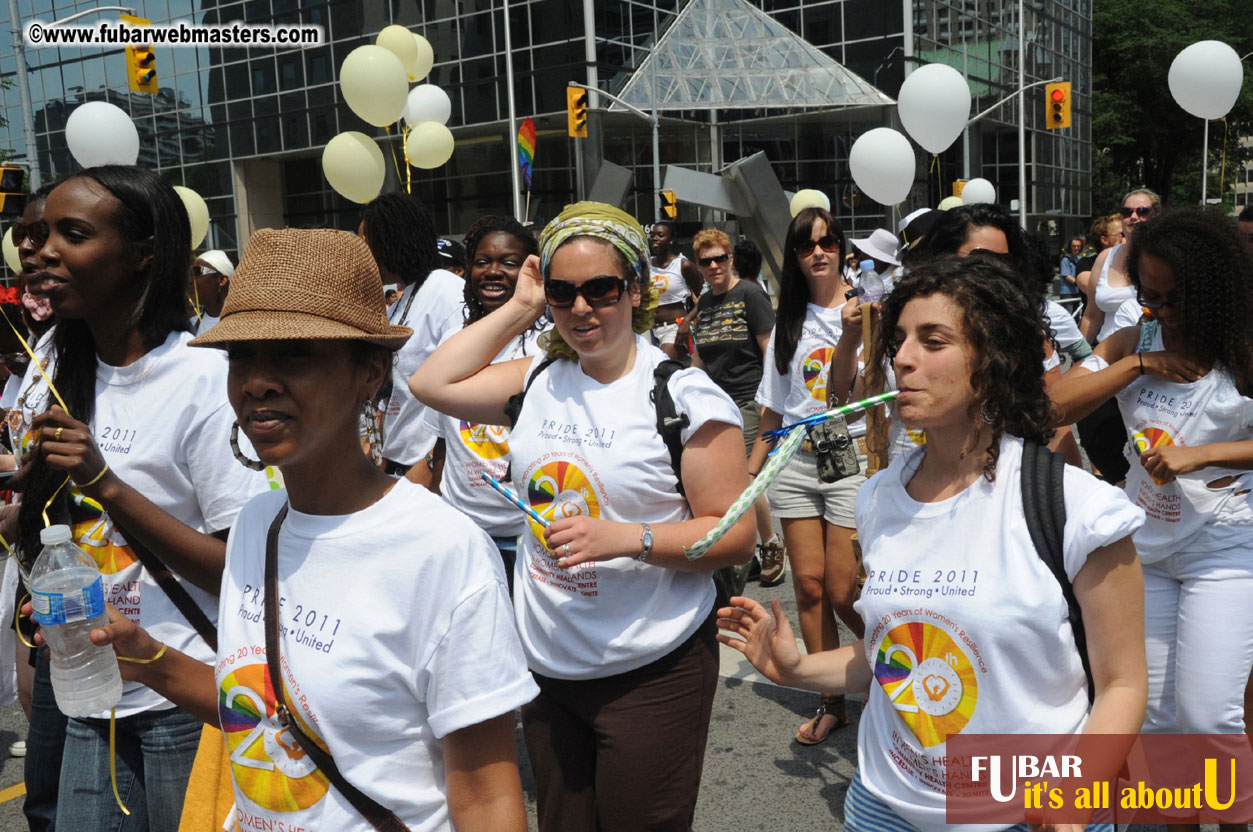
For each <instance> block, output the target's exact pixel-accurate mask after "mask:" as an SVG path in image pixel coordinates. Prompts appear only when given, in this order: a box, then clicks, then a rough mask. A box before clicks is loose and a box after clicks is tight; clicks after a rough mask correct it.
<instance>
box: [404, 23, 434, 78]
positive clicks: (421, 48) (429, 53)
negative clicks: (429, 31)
mask: <svg viewBox="0 0 1253 832" xmlns="http://www.w3.org/2000/svg"><path fill="white" fill-rule="evenodd" d="M413 42H414V43H416V44H417V46H418V59H417V63H416V67H417V68H416V69H415V70H414V71H413V73H412V74H410V76H409V80H410V81H421V80H422V79H423V78H425V77H426V76H428V75H430V74H431V67H433V66H435V50H434V49H432V48H431V43H430V41H428V40H427V39H426V38H424V37H422V36H421V35H419V34H417V33H416V32H415V33H414V35H413Z"/></svg>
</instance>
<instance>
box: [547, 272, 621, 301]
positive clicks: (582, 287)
mask: <svg viewBox="0 0 1253 832" xmlns="http://www.w3.org/2000/svg"><path fill="white" fill-rule="evenodd" d="M626 288H627V281H626V278H623V277H616V276H614V275H599V276H597V277H593V278H592V279H590V280H585V281H583V282H582V283H571V282H570V281H568V280H552V279H549V280H545V281H544V298H545V299H546V300H547V301H548V305H549V306H553V307H556V308H557V309H569V308H570V307H571V306H574V301H575V299H576V298H578V296H579V295H582V296H583V300H585V301H587V303H588V305H589V306H595V307H602V306H613V305H614V304H615V303H617V302H618V301H620V300H622V293H623V292H625V291H626Z"/></svg>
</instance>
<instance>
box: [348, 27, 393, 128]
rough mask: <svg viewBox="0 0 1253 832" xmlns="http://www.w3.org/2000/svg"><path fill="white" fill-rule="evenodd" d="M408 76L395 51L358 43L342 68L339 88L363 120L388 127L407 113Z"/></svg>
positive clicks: (352, 108) (349, 105) (377, 125)
mask: <svg viewBox="0 0 1253 832" xmlns="http://www.w3.org/2000/svg"><path fill="white" fill-rule="evenodd" d="M408 77H409V76H408V73H406V72H405V67H404V64H402V63H401V62H400V58H397V57H396V55H395V53H394V52H389V51H388V50H386V49H384V48H383V47H381V46H373V45H368V46H358V47H357V48H356V49H354V50H352V51H351V52H349V53H348V57H346V58H344V63H343V64H342V65H341V66H340V67H339V89H340V92H341V93H343V96H344V102H345V103H347V104H348V107H349V109H351V110H352V111H353V112H354V113H356V114H357V115H358V116H360V117H361V119H362V121H364V122H366V123H367V124H373V125H374V126H375V127H386V126H387V125H389V124H392V123H393V122H395V121H397V120H398V119H399V118H400V114H401V113H402V112H404V109H405V100H406V98H407V97H408V95H409V82H408V80H407V79H408Z"/></svg>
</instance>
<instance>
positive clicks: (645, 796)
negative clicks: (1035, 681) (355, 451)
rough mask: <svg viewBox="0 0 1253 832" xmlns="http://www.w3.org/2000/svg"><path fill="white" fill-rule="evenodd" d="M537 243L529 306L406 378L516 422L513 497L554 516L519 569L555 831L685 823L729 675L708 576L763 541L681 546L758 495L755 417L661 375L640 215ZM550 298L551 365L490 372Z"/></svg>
mask: <svg viewBox="0 0 1253 832" xmlns="http://www.w3.org/2000/svg"><path fill="white" fill-rule="evenodd" d="M539 242H540V257H539V258H536V257H530V258H528V260H527V262H526V264H525V265H524V266H523V267H522V271H521V273H520V274H519V276H518V283H517V287H516V288H515V290H514V294H513V297H512V298H511V299H510V300H509V301H508V302H507V303H506V304H505V305H504V306H503V307H501V308H500V309H498V310H496V311H495V312H492V313H491V314H490V315H488V316H486V317H485V318H483V319H482V320H479V321H477V322H475V323H473V324H471V325H470V326H468V327H466V328H465V329H464V330H462V331H461V332H460V333H458V334H457V335H456V336H454V337H453V338H451V339H449V340H448V341H447V342H446V343H445V344H444V345H443V346H441V347H440V348H439V349H438V350H436V352H435V353H434V354H433V355H432V356H431V357H430V359H428V360H427V362H426V363H425V364H424V365H423V366H422V368H421V369H420V370H418V372H417V373H416V374H415V375H414V377H413V379H412V380H411V381H410V383H409V386H410V389H412V390H413V392H414V394H415V395H416V396H418V397H419V398H420V399H421V400H422V401H423V402H425V403H426V404H427V405H429V406H431V407H433V408H435V409H436V410H439V411H441V412H444V413H448V414H450V415H453V416H456V417H458V418H461V419H465V420H467V421H472V422H477V423H480V424H501V425H509V424H511V425H512V431H511V433H510V438H509V450H510V454H511V457H512V460H513V461H512V472H511V473H512V483H511V485H512V487H513V489H514V490H515V492H516V494H517V495H518V496H519V497H520V498H521V499H522V500H523V501H524V502H525V503H527V504H528V505H529V506H530V507H531V509H532V511H534V512H535V514H536V515H537V516H538V517H540V518H542V519H543V520H544V521H545V522H546V523H547V525H546V526H545V525H543V524H541V523H539V522H537V521H536V520H534V519H532V520H531V521H530V529H529V532H528V533H527V534H524V536H523V545H522V547H521V549H520V551H519V555H518V561H517V565H516V567H515V573H514V587H515V589H514V594H515V607H516V618H517V624H518V630H519V633H520V634H521V637H522V643H523V647H524V649H525V650H526V653H527V659H528V662H529V664H530V667H531V671H532V673H533V674H534V675H535V680H536V682H538V683H539V686H540V691H541V693H540V696H539V698H538V699H536V700H535V702H534V703H532V705H529V706H528V707H526V708H524V709H523V712H522V719H523V729H524V732H525V736H526V743H527V750H528V752H529V754H530V758H531V763H532V767H533V768H534V770H535V775H536V780H537V783H538V787H539V789H538V798H539V801H538V802H539V820H540V830H541V832H549V830H568V829H593V828H600V829H605V830H614V829H641V828H648V829H674V830H686V829H689V828H690V827H691V823H692V817H693V814H694V811H695V807H696V795H697V790H698V787H699V785H700V772H701V765H702V762H703V758H704V750H705V737H706V734H707V730H708V725H709V716H710V711H711V708H712V704H713V695H714V689H715V687H716V683H717V665H718V661H717V645H716V642H715V640H714V618H713V615H712V612H713V603H714V587H713V582H712V580H711V579H710V573H711V572H712V570H714V569H716V568H718V567H722V566H730V565H734V564H740V563H744V562H745V561H747V560H748V558H749V556H750V555H751V553H752V548H753V540H754V535H755V532H756V530H755V529H754V527H753V521H752V518H751V516H750V517H745V519H744V520H742V521H740V523H739V524H737V525H736V526H735V527H734V528H733V529H732V530H731V532H730V533H729V534H727V535H726V537H724V538H723V539H722V540H721V541H720V542H719V543H718V545H717V546H715V547H714V548H713V549H712V550H711V551H710V552H709V553H708V554H707V555H706V556H705V557H703V558H701V559H699V560H696V561H689V560H688V559H687V557H686V555H685V554H684V551H683V547H684V546H685V545H691V544H692V543H694V542H695V541H697V540H699V539H700V537H701V535H703V534H705V533H706V532H708V531H709V530H710V529H712V528H713V526H714V524H715V523H716V522H717V521H718V519H719V518H720V517H721V516H722V514H723V513H724V512H725V511H726V510H727V508H728V507H729V506H730V505H731V503H732V501H733V500H734V499H735V498H736V497H737V496H738V495H739V494H740V492H741V491H743V490H744V488H746V487H747V485H748V471H747V466H746V465H745V464H744V462H743V459H744V453H743V442H742V439H741V435H740V415H739V411H738V409H737V408H736V406H735V404H734V402H732V401H731V399H730V398H729V397H728V396H727V395H726V394H725V393H723V392H722V391H721V390H720V389H719V388H718V387H717V385H715V384H714V383H713V382H712V381H711V380H710V379H709V378H708V376H706V375H705V374H704V373H703V372H702V371H700V370H690V369H689V370H679V371H677V372H675V373H673V375H671V376H669V379H668V381H664V382H658V381H657V380H656V379H655V373H654V370H655V369H656V368H657V366H658V365H660V364H661V363H662V362H663V361H664V360H665V355H664V354H663V353H662V352H661V351H660V350H658V349H657V348H655V347H653V346H651V345H650V343H649V341H648V339H647V337H646V336H645V335H644V334H646V333H647V332H648V330H649V328H650V327H651V326H652V319H653V315H652V307H653V306H654V305H655V304H656V295H655V293H654V291H653V290H652V288H651V287H650V285H649V269H648V259H647V258H648V248H647V242H646V238H645V236H644V231H643V229H642V228H640V226H639V223H638V222H636V221H635V220H634V219H633V218H632V217H630V216H629V215H627V214H625V213H623V212H622V211H619V210H618V209H616V208H613V207H611V206H609V205H602V204H599V203H592V202H582V203H578V204H576V205H571V206H568V207H567V208H566V210H565V211H563V212H562V213H561V215H560V216H558V217H557V218H556V219H555V220H553V221H552V222H551V223H550V224H549V225H548V226H547V227H546V228H545V229H544V231H543V233H542V234H541V235H540V241H539ZM545 305H547V307H548V308H549V310H550V312H549V315H550V317H551V318H552V320H553V323H554V330H553V331H552V333H551V334H549V335H547V336H544V337H542V338H541V345H542V346H545V347H546V350H547V353H548V355H547V358H545V357H544V356H540V357H537V358H523V359H519V360H517V361H511V362H502V363H499V364H491V363H490V362H491V361H492V359H493V358H494V357H495V356H496V355H497V353H499V352H500V350H501V348H502V347H503V346H504V345H505V344H506V343H508V342H509V341H510V339H512V338H513V337H514V336H516V335H517V334H518V333H520V332H522V331H523V330H524V329H526V327H528V326H529V325H530V324H531V322H532V321H534V320H535V318H536V316H537V315H539V314H540V313H541V312H543V311H544V308H545ZM545 339H547V344H546V345H545V343H544V341H545ZM550 359H551V360H550ZM659 383H661V384H664V385H665V387H666V390H668V392H669V393H670V396H671V398H672V399H673V401H674V403H675V410H676V411H677V413H678V414H680V416H679V421H680V422H682V421H683V420H684V418H685V419H686V425H685V426H684V427H682V429H681V431H679V436H680V438H681V441H682V451H681V456H680V457H679V459H678V462H679V465H678V466H677V467H678V468H679V469H680V471H681V473H678V472H676V466H675V465H674V464H673V463H672V459H673V457H672V455H671V452H670V451H669V450H668V449H667V446H666V443H665V441H663V439H662V437H661V435H660V434H659V432H658V418H657V416H658V411H657V407H655V406H654V404H653V402H652V394H653V392H654V388H655V386H656V385H657V384H659ZM520 394H524V395H525V401H524V403H523V401H522V396H521V395H520ZM511 403H512V405H513V406H510V405H511ZM684 494H686V496H684Z"/></svg>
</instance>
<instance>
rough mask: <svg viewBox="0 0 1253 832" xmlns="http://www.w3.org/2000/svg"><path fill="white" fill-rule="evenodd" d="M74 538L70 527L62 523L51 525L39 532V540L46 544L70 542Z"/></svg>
mask: <svg viewBox="0 0 1253 832" xmlns="http://www.w3.org/2000/svg"><path fill="white" fill-rule="evenodd" d="M72 539H73V535H71V534H70V527H69V526H66V525H62V524H58V525H56V526H49V527H48V528H46V529H43V530H42V531H40V532H39V542H40V543H42V544H43V545H45V546H54V545H56V544H57V543H69V542H70V541H71V540H72Z"/></svg>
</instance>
